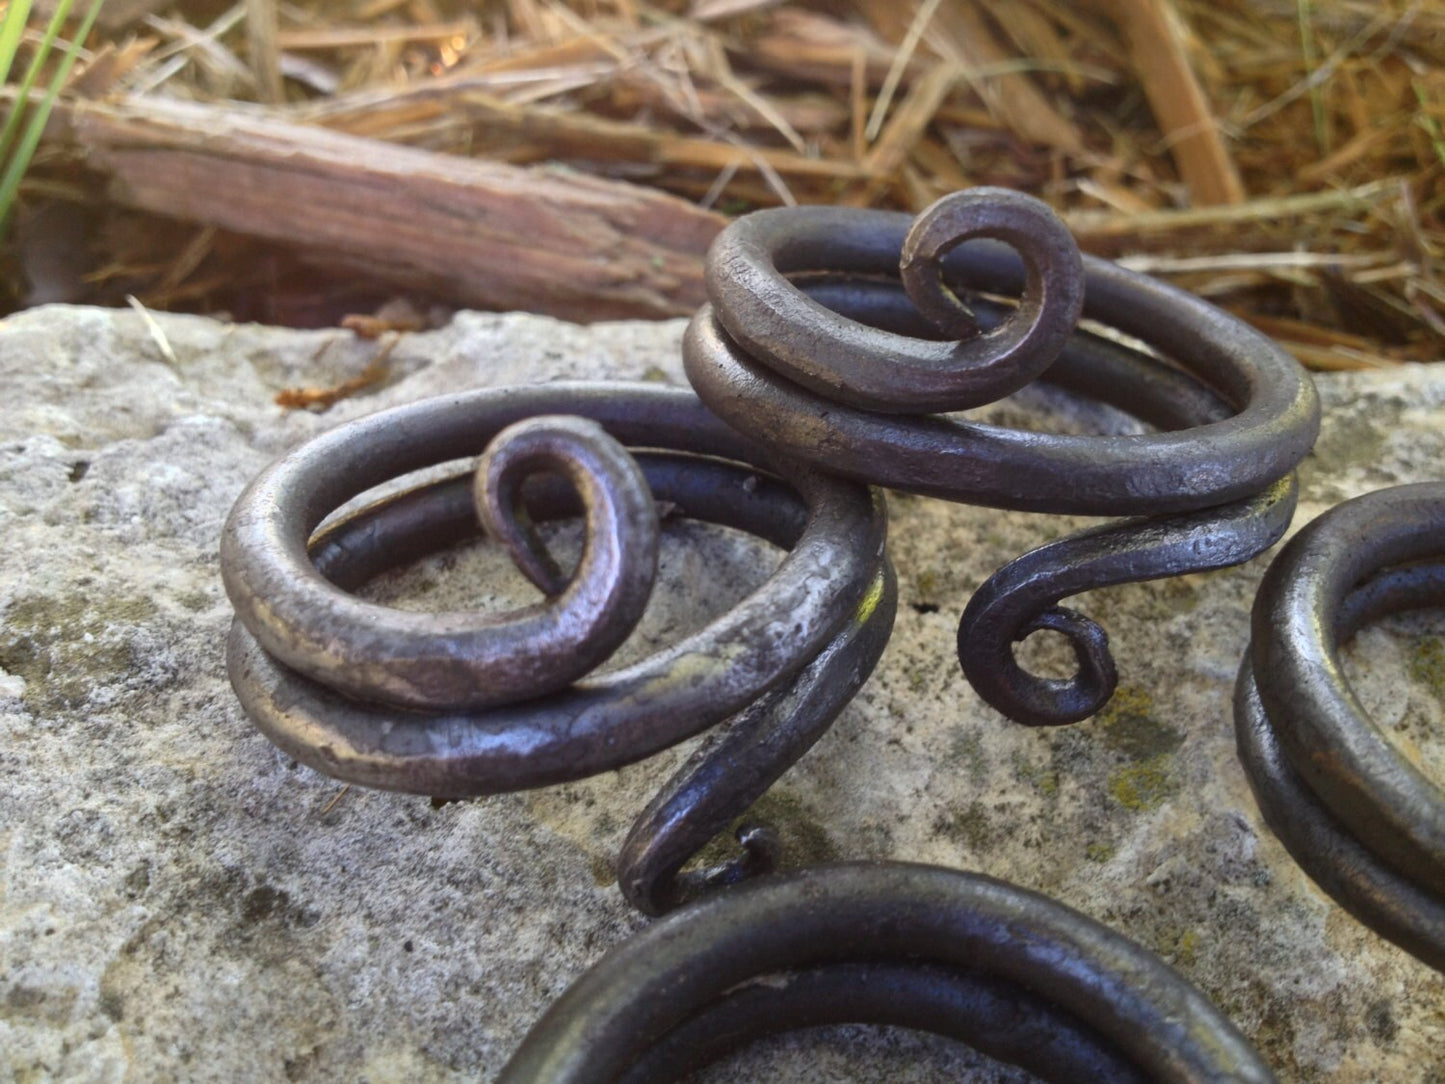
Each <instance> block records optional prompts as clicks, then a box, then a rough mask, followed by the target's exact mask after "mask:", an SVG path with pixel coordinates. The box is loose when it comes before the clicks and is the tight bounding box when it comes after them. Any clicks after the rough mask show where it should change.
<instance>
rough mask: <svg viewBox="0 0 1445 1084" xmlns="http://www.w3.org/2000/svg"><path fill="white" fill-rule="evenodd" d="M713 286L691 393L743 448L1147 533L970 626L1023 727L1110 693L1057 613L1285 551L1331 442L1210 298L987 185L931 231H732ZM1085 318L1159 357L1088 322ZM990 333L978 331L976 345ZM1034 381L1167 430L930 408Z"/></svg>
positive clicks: (1016, 580) (1009, 595) (1106, 531)
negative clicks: (745, 442) (1076, 601)
mask: <svg viewBox="0 0 1445 1084" xmlns="http://www.w3.org/2000/svg"><path fill="white" fill-rule="evenodd" d="M980 238H982V239H983V240H978V239H980ZM965 241H968V242H973V243H970V244H967V245H964V244H963V242H965ZM1000 241H1001V242H1005V243H1003V244H1000V243H998V242H1000ZM900 266H901V269H902V270H901V273H900V270H899V268H900ZM707 281H708V291H709V297H710V299H711V304H710V305H705V306H704V307H703V308H702V309H701V310H700V311H699V312H698V314H697V315H696V316H695V317H694V319H693V321H692V323H691V325H690V326H689V328H688V331H687V335H686V338H685V340H684V347H683V351H684V360H685V363H686V367H687V373H688V378H689V379H690V380H691V381H692V384H693V386H694V388H696V390H697V392H698V394H699V395H700V396H701V397H702V399H703V401H704V402H706V403H707V404H708V406H709V407H710V408H711V409H712V410H713V411H714V413H716V414H718V416H720V417H721V418H723V419H724V420H725V421H727V422H728V423H729V424H730V425H732V426H734V427H735V428H736V429H738V430H739V431H740V432H742V433H743V434H745V435H746V436H747V437H749V438H750V439H753V440H756V441H758V442H760V443H762V444H764V445H765V446H767V447H768V448H770V449H772V450H774V451H775V452H778V453H780V454H787V455H791V456H797V457H799V458H802V459H805V460H807V461H808V462H810V463H813V464H815V465H816V466H818V467H820V468H822V469H825V470H828V471H830V472H833V473H836V474H840V475H842V476H844V477H848V478H854V479H857V480H860V481H866V482H869V483H871V484H875V485H886V486H891V487H893V488H895V489H900V490H905V491H908V492H912V493H919V494H924V495H927V496H935V497H943V498H946V499H949V500H956V501H965V502H968V503H972V504H982V505H988V506H991V507H998V508H1010V509H1017V510H1023V511H1034V512H1053V513H1068V514H1081V515H1137V516H1143V517H1146V518H1141V519H1136V520H1130V521H1125V522H1122V523H1117V524H1111V525H1107V526H1105V527H1102V528H1096V529H1093V530H1090V531H1087V532H1084V533H1082V534H1079V535H1075V536H1072V537H1070V538H1066V539H1064V540H1062V541H1061V542H1057V543H1054V544H1053V545H1051V546H1047V547H1044V548H1043V549H1040V550H1037V551H1034V552H1033V553H1031V554H1028V555H1026V556H1025V557H1024V558H1022V559H1020V560H1019V561H1017V562H1015V563H1013V564H1011V565H1009V566H1006V567H1005V568H1004V569H1002V570H1001V571H1000V572H999V573H998V574H997V575H996V576H995V577H994V578H993V579H991V580H990V581H988V582H987V583H985V584H984V585H983V587H982V588H981V589H980V591H979V592H978V593H977V595H976V596H975V597H974V600H973V602H971V603H970V605H969V607H968V609H967V610H966V611H965V613H964V615H963V618H962V620H961V622H960V625H959V635H958V643H959V657H960V661H961V662H962V664H963V668H964V671H965V673H966V675H967V676H968V678H969V680H970V681H971V682H972V683H973V684H974V686H975V688H977V690H978V691H979V694H980V695H981V696H982V697H983V698H984V699H985V700H986V701H987V702H989V703H990V704H992V705H993V706H994V707H995V708H997V709H998V710H999V711H1001V712H1003V713H1004V714H1005V715H1008V716H1009V717H1010V718H1013V719H1015V720H1017V721H1019V722H1023V723H1028V724H1031V725H1049V724H1058V723H1068V722H1075V721H1077V720H1079V719H1082V718H1085V717H1087V716H1088V715H1091V714H1093V713H1094V712H1096V711H1097V710H1098V709H1099V708H1101V707H1102V706H1103V705H1104V703H1105V702H1107V700H1108V699H1109V697H1110V696H1111V695H1112V694H1113V689H1114V685H1115V681H1116V678H1115V670H1114V664H1113V660H1112V659H1111V658H1110V656H1109V651H1108V647H1107V637H1106V636H1105V635H1104V633H1103V630H1102V629H1100V628H1099V627H1098V626H1097V625H1096V624H1094V623H1093V622H1092V621H1090V620H1088V619H1087V618H1085V617H1083V616H1082V615H1080V614H1077V613H1075V612H1074V611H1071V610H1068V609H1065V608H1063V607H1060V606H1058V605H1057V603H1058V602H1059V600H1060V599H1062V598H1064V597H1066V596H1068V595H1072V594H1076V593H1078V592H1081V591H1085V590H1089V589H1091V588H1095V587H1104V586H1109V585H1113V584H1120V583H1127V582H1136V581H1140V580H1146V579H1153V578H1157V577H1160V576H1171V575H1178V574H1180V573H1184V572H1193V571H1203V570H1207V569H1213V568H1219V567H1224V566H1227V565H1232V564H1237V563H1239V562H1241V561H1244V560H1247V559H1248V558H1250V557H1252V556H1254V555H1255V554H1256V553H1258V552H1260V551H1261V550H1262V549H1264V548H1266V547H1268V546H1269V545H1271V544H1272V543H1273V542H1274V541H1275V540H1277V539H1278V538H1279V537H1280V535H1281V534H1282V533H1283V531H1284V529H1285V528H1286V527H1287V525H1288V523H1289V520H1290V517H1291V516H1292V514H1293V508H1294V499H1295V487H1294V479H1293V476H1292V473H1291V472H1292V471H1293V469H1294V467H1295V465H1296V464H1297V463H1298V462H1299V461H1300V459H1302V458H1303V457H1304V455H1305V454H1306V453H1307V452H1308V451H1309V449H1310V447H1311V446H1312V445H1313V443H1314V438H1315V435H1316V433H1317V432H1318V428H1319V402H1318V398H1317V396H1316V395H1315V391H1314V387H1313V385H1312V384H1311V382H1310V380H1309V378H1308V376H1307V375H1305V373H1304V372H1303V370H1301V369H1300V367H1299V366H1298V365H1297V364H1296V363H1295V362H1294V361H1293V359H1291V358H1290V357H1289V356H1288V355H1287V354H1285V353H1284V352H1283V351H1282V350H1280V349H1279V348H1278V347H1277V346H1276V345H1275V344H1274V343H1272V342H1271V341H1270V340H1269V339H1267V338H1266V337H1264V336H1262V335H1260V334H1258V333H1257V332H1255V331H1253V330H1252V329H1251V328H1249V327H1248V326H1246V325H1244V324H1242V323H1241V322H1240V321H1238V320H1235V319H1233V318H1232V317H1230V316H1228V315H1226V314H1225V313H1223V312H1220V311H1219V310H1218V309H1216V308H1215V307H1213V306H1211V305H1209V304H1207V303H1205V302H1203V301H1201V300H1200V299H1198V298H1196V297H1193V296H1192V295H1190V294H1187V293H1185V292H1183V291H1180V290H1176V289H1173V288H1171V287H1169V286H1166V285H1164V284H1162V283H1159V282H1156V281H1154V280H1152V279H1149V278H1147V277H1145V276H1142V275H1138V274H1134V273H1131V272H1129V271H1126V270H1124V269H1123V268H1120V267H1118V266H1117V265H1115V264H1112V263H1109V262H1107V261H1104V260H1099V259H1095V258H1091V257H1082V258H1081V257H1080V256H1079V254H1078V251H1077V249H1076V248H1075V246H1074V245H1073V241H1072V239H1071V238H1070V237H1069V235H1068V232H1067V230H1066V229H1065V228H1064V226H1063V224H1062V223H1061V222H1060V221H1059V220H1058V219H1057V218H1056V217H1054V215H1053V213H1052V212H1051V211H1049V209H1048V208H1047V207H1046V206H1045V205H1044V204H1042V203H1039V202H1038V201H1036V200H1033V199H1031V198H1030V197H1026V196H1021V195H1019V194H1017V193H1012V192H1008V191H1004V190H1000V189H986V188H981V189H972V190H969V191H966V192H962V193H957V194H955V195H954V196H951V197H945V198H944V199H943V200H940V201H939V202H938V203H937V204H935V205H934V206H933V207H931V208H929V209H928V210H927V211H925V212H924V213H923V214H922V215H920V216H919V217H918V219H917V220H910V218H909V217H908V216H907V215H903V214H896V213H891V212H881V211H855V210H847V209H840V208H823V207H806V208H785V209H778V210H769V211H760V212H757V213H755V214H752V215H749V216H747V217H745V218H742V219H739V220H738V221H736V222H734V223H733V224H731V225H730V226H729V227H728V228H727V229H726V230H724V231H723V233H722V234H721V235H720V236H719V237H718V239H717V241H716V242H715V243H714V245H713V248H712V249H711V251H710V252H709V254H708V260H707ZM969 291H973V292H985V291H986V292H988V293H991V294H1014V295H1021V300H1020V302H1019V303H1018V305H1017V306H1015V307H1013V308H1008V307H1003V306H999V305H997V304H992V303H990V302H988V301H987V300H986V299H983V298H981V297H980V298H977V299H976V300H974V301H973V303H972V305H971V307H969V306H965V305H964V303H963V301H962V300H961V299H960V292H969ZM1080 315H1082V316H1083V317H1085V318H1088V319H1090V320H1093V321H1095V322H1097V323H1100V324H1104V325H1107V326H1108V327H1109V328H1111V329H1113V332H1115V333H1123V335H1125V336H1130V337H1132V338H1134V339H1135V340H1138V341H1139V342H1140V343H1142V344H1143V345H1144V346H1145V347H1147V348H1148V349H1147V351H1146V350H1143V349H1135V348H1132V347H1130V346H1126V345H1123V344H1121V343H1120V342H1119V341H1117V337H1107V336H1105V335H1102V334H1098V333H1093V332H1090V331H1088V330H1079V329H1077V328H1076V326H1075V325H1076V321H1077V319H1078V318H1079V317H1080ZM975 329H984V330H983V331H982V332H979V333H976V334H972V335H968V334H967V333H969V332H971V331H974V330H975ZM960 335H963V336H965V337H963V338H961V339H958V341H940V337H945V338H947V339H950V340H951V339H955V338H957V337H958V336H960ZM1035 377H1038V378H1040V379H1043V380H1046V381H1048V382H1050V383H1053V384H1056V385H1059V386H1061V387H1064V388H1067V389H1069V390H1071V391H1076V392H1079V393H1080V394H1082V395H1085V396H1088V397H1091V398H1093V399H1096V400H1099V401H1102V402H1104V403H1106V404H1108V405H1110V406H1114V407H1117V408H1118V409H1120V410H1123V411H1125V412H1126V413H1129V414H1131V415H1133V416H1134V417H1136V418H1138V419H1140V420H1141V421H1143V422H1145V423H1147V424H1149V425H1151V426H1153V427H1155V428H1156V429H1157V430H1159V431H1158V432H1154V433H1149V434H1142V435H1127V436H1075V435H1065V434H1051V433H1041V432H1033V431H1025V430H1014V429H1007V428H1001V427H998V426H993V425H988V424H984V423H982V422H976V421H971V420H965V419H959V418H952V417H947V416H944V415H942V414H939V413H936V412H939V411H949V410H962V409H966V408H969V407H972V406H976V405H978V404H980V403H984V402H987V401H989V400H990V399H994V398H997V397H999V396H1001V395H1004V394H1007V393H1009V392H1012V391H1014V390H1016V389H1017V388H1019V387H1020V386H1022V385H1023V384H1025V383H1027V382H1028V381H1030V380H1032V379H1034V378H1035ZM1043 628H1048V629H1053V630H1055V631H1059V632H1062V633H1063V634H1064V635H1066V636H1067V637H1068V638H1069V639H1070V641H1071V642H1072V645H1073V648H1074V650H1075V653H1076V654H1077V655H1078V658H1079V661H1080V670H1079V673H1078V674H1077V675H1076V676H1075V677H1074V678H1071V679H1069V680H1067V681H1054V680H1047V679H1042V678H1038V677H1036V676H1034V675H1030V674H1027V673H1026V672H1024V671H1023V670H1022V669H1021V668H1020V667H1019V666H1018V665H1017V663H1016V662H1014V658H1013V649H1012V645H1013V643H1014V642H1016V641H1017V640H1021V639H1023V638H1024V637H1026V636H1028V635H1029V634H1030V633H1032V632H1034V631H1036V630H1038V629H1043Z"/></svg>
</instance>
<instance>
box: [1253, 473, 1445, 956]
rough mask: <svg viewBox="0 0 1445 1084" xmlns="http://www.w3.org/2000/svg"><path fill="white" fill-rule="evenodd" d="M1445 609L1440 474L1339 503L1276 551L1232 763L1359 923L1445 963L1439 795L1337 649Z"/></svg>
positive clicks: (1444, 839)
mask: <svg viewBox="0 0 1445 1084" xmlns="http://www.w3.org/2000/svg"><path fill="white" fill-rule="evenodd" d="M1442 605H1445V483H1438V482H1437V483H1426V484H1420V485H1406V486H1397V487H1394V488H1392V489H1384V490H1380V491H1378V492H1375V493H1369V494H1366V495H1365V496H1363V497H1357V498H1355V499H1354V500H1351V501H1346V502H1345V503H1344V504H1341V505H1339V506H1337V507H1335V508H1333V509H1331V510H1330V511H1328V512H1326V513H1325V514H1324V515H1322V516H1320V517H1319V518H1318V519H1316V520H1314V521H1313V522H1312V523H1310V524H1309V525H1307V526H1306V527H1305V528H1304V529H1302V530H1301V531H1300V532H1299V534H1298V535H1296V536H1295V537H1294V538H1293V539H1291V540H1290V543H1289V545H1287V546H1285V548H1284V549H1283V550H1281V551H1280V554H1279V556H1278V557H1276V558H1275V560H1274V562H1273V563H1272V564H1271V565H1270V567H1269V571H1268V572H1267V573H1266V574H1265V577H1264V580H1263V582H1262V583H1261V584H1260V588H1259V594H1258V596H1257V597H1256V599H1255V604H1254V617H1253V637H1254V638H1253V641H1252V643H1251V644H1250V646H1249V648H1248V649H1247V650H1246V652H1245V655H1244V661H1243V663H1242V664H1241V666H1240V670H1239V681H1238V683H1237V685H1236V687H1235V700H1234V711H1235V734H1236V738H1237V741H1238V745H1239V756H1240V759H1241V760H1242V761H1243V763H1244V767H1245V770H1246V772H1247V774H1248V776H1249V781H1250V785H1251V787H1252V788H1253V789H1254V793H1255V798H1256V799H1257V800H1258V802H1259V804H1260V808H1261V810H1262V811H1263V813H1264V817H1265V820H1266V822H1268V824H1269V826H1270V828H1271V829H1272V830H1273V831H1274V833H1275V835H1276V836H1278V837H1279V839H1280V841H1281V842H1282V843H1283V844H1284V845H1285V847H1286V849H1288V851H1289V852H1290V854H1291V855H1292V856H1293V857H1294V859H1295V861H1296V862H1298V863H1299V864H1300V866H1301V867H1302V868H1303V869H1304V871H1305V872H1306V873H1307V874H1309V876H1310V877H1311V879H1313V880H1314V881H1315V883H1316V884H1318V885H1319V886H1320V887H1321V888H1323V889H1324V890H1325V891H1326V892H1328V893H1329V894H1330V895H1331V896H1333V897H1334V898H1335V899H1336V900H1337V901H1338V902H1339V903H1340V904H1341V905H1342V906H1343V907H1345V908H1346V909H1347V910H1348V911H1350V912H1351V913H1352V914H1353V915H1354V916H1355V917H1356V918H1358V919H1359V920H1360V921H1361V922H1363V923H1364V924H1365V925H1366V926H1369V927H1370V928H1371V929H1373V930H1375V931H1376V932H1377V933H1379V934H1381V935H1382V936H1384V937H1387V938H1389V939H1390V940H1391V941H1393V942H1395V943H1396V944H1397V945H1399V946H1400V947H1402V948H1404V949H1405V950H1406V951H1408V952H1410V953H1412V954H1414V955H1415V956H1417V957H1419V958H1420V959H1421V960H1423V961H1425V962H1426V963H1427V964H1429V965H1430V966H1431V967H1434V968H1435V969H1436V970H1439V971H1445V791H1442V789H1441V788H1440V787H1439V786H1437V785H1436V784H1435V783H1433V782H1431V781H1430V779H1429V778H1427V777H1426V776H1425V774H1424V773H1423V772H1421V771H1420V770H1419V769H1418V768H1416V767H1415V766H1414V765H1413V764H1411V763H1410V762H1409V761H1408V760H1406V759H1405V758H1404V757H1403V756H1402V755H1401V754H1400V753H1399V752H1398V751H1396V750H1395V749H1394V747H1393V746H1392V745H1391V744H1390V742H1389V741H1388V739H1387V738H1386V737H1385V736H1384V735H1383V734H1382V733H1381V732H1380V730H1379V728H1378V727H1377V726H1376V725H1375V724H1374V723H1373V722H1371V720H1370V718H1369V716H1368V715H1367V714H1366V713H1365V710H1364V708H1363V707H1361V705H1360V703H1359V701H1358V700H1357V699H1356V698H1355V695H1354V693H1353V691H1352V690H1351V689H1350V687H1349V684H1348V682H1347V681H1346V680H1345V677H1344V674H1343V672H1342V670H1341V667H1340V659H1339V645H1340V644H1341V643H1342V642H1344V641H1345V640H1347V639H1348V638H1349V637H1350V636H1352V635H1353V634H1354V633H1355V631H1356V630H1357V629H1359V628H1360V627H1361V626H1363V625H1365V624H1367V623H1368V622H1371V621H1374V620H1377V619H1379V618H1380V617H1384V616H1386V615H1389V614H1392V613H1398V612H1401V611H1406V610H1413V609H1420V608H1424V607H1430V606H1442Z"/></svg>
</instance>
